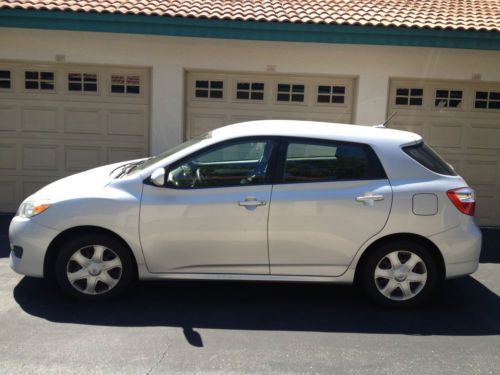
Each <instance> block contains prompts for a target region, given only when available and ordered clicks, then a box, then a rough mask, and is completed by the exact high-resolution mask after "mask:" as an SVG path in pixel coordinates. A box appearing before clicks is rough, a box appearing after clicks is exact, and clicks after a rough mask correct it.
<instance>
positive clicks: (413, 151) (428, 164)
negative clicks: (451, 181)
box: [403, 143, 457, 176]
mask: <svg viewBox="0 0 500 375" xmlns="http://www.w3.org/2000/svg"><path fill="white" fill-rule="evenodd" d="M403 151H404V152H405V153H406V154H407V155H409V156H410V157H411V158H412V159H414V160H416V161H417V162H418V163H419V164H421V165H423V166H424V167H425V168H427V169H430V170H431V171H432V172H435V173H439V174H443V175H446V176H456V175H457V174H456V172H455V171H454V170H453V167H452V166H451V165H449V164H448V163H447V162H445V161H444V160H443V158H441V156H439V154H437V153H436V152H435V151H434V150H433V149H432V148H430V147H429V146H427V145H426V144H425V143H419V144H416V145H412V146H406V147H403Z"/></svg>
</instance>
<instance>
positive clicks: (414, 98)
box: [389, 79, 500, 225]
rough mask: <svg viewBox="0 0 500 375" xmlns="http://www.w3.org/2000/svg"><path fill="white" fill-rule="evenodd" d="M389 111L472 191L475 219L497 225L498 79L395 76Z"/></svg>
mask: <svg viewBox="0 0 500 375" xmlns="http://www.w3.org/2000/svg"><path fill="white" fill-rule="evenodd" d="M392 112H397V115H396V116H395V117H394V119H393V120H392V121H391V122H390V125H389V126H390V127H394V128H400V129H406V130H410V131H414V132H416V133H419V134H421V135H422V136H423V137H424V139H425V140H426V141H427V142H428V143H429V144H430V145H431V146H433V147H434V148H435V149H436V150H437V151H438V152H439V153H440V154H441V155H442V156H443V157H444V158H445V159H446V160H447V161H448V162H449V163H450V164H452V165H453V166H454V167H455V169H456V170H457V171H458V173H459V174H460V175H462V176H463V177H464V178H465V179H466V180H467V182H468V183H469V184H470V185H471V186H472V187H473V188H474V189H475V190H476V193H477V211H476V216H477V219H478V222H479V223H480V224H482V225H500V198H499V197H500V83H480V82H473V81H467V82H461V81H444V80H443V81H419V80H404V79H394V80H392V81H391V88H390V98H389V113H392Z"/></svg>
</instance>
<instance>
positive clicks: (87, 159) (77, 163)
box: [64, 146, 106, 172]
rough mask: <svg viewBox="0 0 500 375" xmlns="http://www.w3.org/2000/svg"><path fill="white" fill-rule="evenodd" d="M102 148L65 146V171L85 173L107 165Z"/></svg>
mask: <svg viewBox="0 0 500 375" xmlns="http://www.w3.org/2000/svg"><path fill="white" fill-rule="evenodd" d="M105 162H106V161H105V160H104V158H103V157H102V151H101V147H95V146H87V147H83V146H65V147H64V170H65V171H75V172H76V171H84V170H86V169H91V168H95V167H97V166H99V165H103V164H105Z"/></svg>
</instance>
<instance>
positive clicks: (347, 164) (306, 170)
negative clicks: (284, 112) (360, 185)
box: [282, 140, 387, 183]
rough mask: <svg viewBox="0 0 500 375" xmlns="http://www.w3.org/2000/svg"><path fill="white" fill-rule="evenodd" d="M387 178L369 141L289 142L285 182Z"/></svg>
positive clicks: (284, 174)
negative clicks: (367, 143)
mask: <svg viewBox="0 0 500 375" xmlns="http://www.w3.org/2000/svg"><path fill="white" fill-rule="evenodd" d="M385 178H387V177H386V175H385V172H384V170H383V168H382V165H381V164H380V162H379V160H378V158H377V156H376V155H375V153H374V152H373V150H372V149H371V148H370V147H369V146H367V145H363V144H357V143H346V142H335V141H322V140H321V141H317V140H310V141H305V140H298V141H290V142H289V143H288V147H287V151H286V159H285V165H284V173H283V180H282V181H283V182H284V183H293V182H318V181H342V180H378V179H385Z"/></svg>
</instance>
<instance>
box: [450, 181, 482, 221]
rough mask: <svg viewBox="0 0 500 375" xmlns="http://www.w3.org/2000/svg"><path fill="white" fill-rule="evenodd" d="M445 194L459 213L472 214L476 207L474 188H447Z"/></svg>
mask: <svg viewBox="0 0 500 375" xmlns="http://www.w3.org/2000/svg"><path fill="white" fill-rule="evenodd" d="M446 194H447V195H448V198H450V201H451V203H453V205H454V206H455V207H456V208H458V210H459V211H460V212H461V213H463V214H465V215H470V216H474V211H475V209H476V198H475V196H474V190H472V189H471V188H469V187H462V188H458V189H451V190H448V191H447V192H446Z"/></svg>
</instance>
